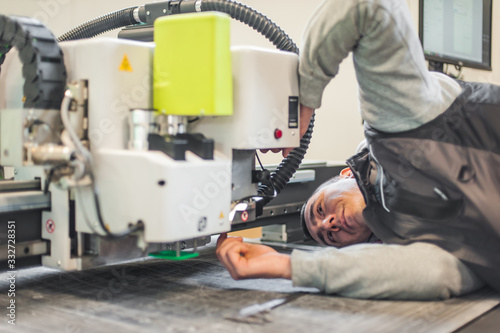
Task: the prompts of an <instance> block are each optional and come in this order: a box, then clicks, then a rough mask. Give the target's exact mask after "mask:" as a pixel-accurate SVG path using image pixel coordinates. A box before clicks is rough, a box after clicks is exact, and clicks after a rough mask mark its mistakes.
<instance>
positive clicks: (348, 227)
mask: <svg viewBox="0 0 500 333" xmlns="http://www.w3.org/2000/svg"><path fill="white" fill-rule="evenodd" d="M350 52H352V54H353V61H354V66H355V70H356V77H357V80H358V89H359V93H358V96H359V102H360V112H361V115H362V117H363V120H364V123H365V137H366V139H367V147H366V148H365V149H363V150H361V151H360V152H359V153H358V154H356V155H355V156H353V157H352V158H350V159H349V160H348V161H347V164H348V166H349V169H346V170H344V171H343V172H342V174H341V175H340V176H339V178H338V179H335V180H332V181H330V182H328V183H326V184H325V185H323V186H321V187H320V188H319V189H318V190H317V191H316V192H315V193H314V194H313V196H312V197H311V198H310V199H309V200H308V202H307V204H306V206H305V208H304V209H303V217H304V218H303V220H304V224H305V226H306V227H307V231H308V233H309V234H310V235H311V237H312V238H313V239H315V240H316V241H317V242H319V243H321V244H324V245H329V246H332V248H327V249H325V250H322V251H318V252H314V253H307V252H302V251H294V252H293V253H292V254H291V256H289V255H285V254H279V253H277V252H276V251H274V250H273V249H271V248H269V247H266V246H263V245H254V244H246V243H243V242H242V240H241V238H227V237H226V235H222V236H221V237H220V238H219V241H218V247H217V256H218V258H219V260H220V261H221V262H222V263H223V264H224V265H225V266H226V267H227V269H228V270H229V272H230V274H231V276H232V277H233V278H235V279H243V278H288V279H292V281H293V283H294V285H297V286H307V287H316V288H318V289H319V290H321V291H323V292H326V293H335V294H339V295H343V296H349V297H359V298H394V299H436V298H447V297H451V296H458V295H462V294H465V293H467V292H471V291H473V290H476V289H478V288H480V287H481V286H483V285H484V284H487V285H489V286H491V287H493V288H494V289H496V290H497V291H500V87H498V86H495V85H490V84H481V83H467V82H461V81H455V80H453V79H451V78H450V77H448V76H446V75H444V74H441V73H432V72H429V71H427V69H426V64H425V59H424V55H423V51H422V48H421V45H420V42H419V40H418V37H417V35H416V33H415V31H414V29H413V27H412V23H411V15H410V13H409V11H408V8H407V7H406V3H405V1H401V0H370V1H360V0H349V1H346V0H325V1H323V3H322V4H321V5H320V7H319V8H318V9H317V11H316V12H315V14H314V16H313V18H312V19H311V20H310V23H309V25H308V27H307V29H306V34H305V38H304V43H303V47H302V49H301V53H300V62H299V77H300V81H299V82H300V101H301V116H300V117H301V119H300V121H301V131H303V129H305V127H306V126H307V124H308V123H309V119H310V118H311V116H312V113H313V110H314V109H316V108H318V107H319V106H320V105H321V98H322V94H323V91H324V88H325V86H326V85H327V84H328V82H329V81H330V80H331V79H332V78H333V77H334V76H335V75H336V74H337V72H338V67H339V64H340V62H341V61H342V60H343V59H344V58H345V57H346V56H347V55H348V54H349V53H350ZM339 123H341V121H339ZM335 125H336V124H332V130H333V128H334V126H335ZM302 134H303V133H302ZM328 144H329V145H330V146H331V145H332V143H328ZM286 151H287V150H286ZM286 151H284V153H285V154H286ZM376 239H379V240H380V241H374V240H376ZM359 243H361V244H359ZM336 247H338V248H339V249H337V248H336Z"/></svg>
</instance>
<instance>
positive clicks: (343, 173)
mask: <svg viewBox="0 0 500 333" xmlns="http://www.w3.org/2000/svg"><path fill="white" fill-rule="evenodd" d="M345 178H354V174H353V173H352V171H351V169H349V168H345V169H342V171H340V179H345Z"/></svg>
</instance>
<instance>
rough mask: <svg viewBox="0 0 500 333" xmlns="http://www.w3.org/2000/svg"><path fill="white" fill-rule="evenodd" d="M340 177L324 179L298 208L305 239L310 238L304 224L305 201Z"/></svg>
mask: <svg viewBox="0 0 500 333" xmlns="http://www.w3.org/2000/svg"><path fill="white" fill-rule="evenodd" d="M340 179H342V178H340V176H335V177H332V178H330V179H328V180H327V181H325V182H324V183H323V184H321V185H320V186H318V188H317V189H316V190H314V192H313V193H312V194H311V195H310V196H309V198H307V200H306V202H305V203H304V204H303V205H302V209H301V210H300V225H301V226H302V231H303V232H304V238H305V239H311V238H312V236H311V233H310V232H309V229H307V224H306V206H307V203H308V202H309V200H311V198H312V197H313V196H314V195H315V194H316V193H318V191H321V190H322V189H323V188H325V187H327V186H329V185H331V184H334V183H337V182H338V181H339V180H340Z"/></svg>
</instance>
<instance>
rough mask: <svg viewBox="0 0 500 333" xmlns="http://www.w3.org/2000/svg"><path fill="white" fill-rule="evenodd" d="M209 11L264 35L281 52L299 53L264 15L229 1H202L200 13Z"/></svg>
mask: <svg viewBox="0 0 500 333" xmlns="http://www.w3.org/2000/svg"><path fill="white" fill-rule="evenodd" d="M211 10H215V11H218V12H223V13H226V14H229V16H231V18H233V19H235V20H238V21H240V22H243V23H245V24H247V25H248V26H250V27H252V28H253V29H255V30H257V31H258V32H259V33H261V34H262V35H264V36H265V37H266V38H267V39H269V41H270V42H271V43H273V45H274V46H276V47H277V48H278V49H280V50H282V51H289V52H294V53H297V54H298V53H299V48H298V47H297V46H296V45H295V43H294V42H293V40H292V39H291V38H290V37H288V35H287V34H286V33H285V32H284V31H283V30H282V29H281V28H280V27H279V26H277V25H276V24H275V23H274V22H273V21H271V20H270V19H268V18H267V17H266V16H265V15H263V14H261V13H259V12H257V11H256V10H254V9H252V8H250V7H248V6H246V5H244V4H241V3H238V2H235V1H230V0H203V1H202V2H201V11H202V12H207V11H211Z"/></svg>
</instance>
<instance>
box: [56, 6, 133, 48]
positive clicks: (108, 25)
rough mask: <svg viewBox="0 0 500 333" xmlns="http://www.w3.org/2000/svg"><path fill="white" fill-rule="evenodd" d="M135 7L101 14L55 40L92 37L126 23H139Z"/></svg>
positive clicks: (62, 40)
mask: <svg viewBox="0 0 500 333" xmlns="http://www.w3.org/2000/svg"><path fill="white" fill-rule="evenodd" d="M136 8H137V6H135V7H129V8H125V9H120V10H117V11H116V12H112V13H109V14H106V15H102V16H99V17H98V18H95V19H93V20H90V21H87V22H85V23H83V24H81V25H79V26H78V27H76V28H74V29H72V30H70V31H68V32H66V33H65V34H63V35H61V36H59V37H58V38H57V41H58V42H64V41H68V40H75V39H82V38H92V37H95V36H97V35H100V34H102V33H105V32H107V31H111V30H114V29H118V28H122V27H125V26H127V25H133V24H137V23H141V22H138V21H137V20H136V19H135V18H134V9H136Z"/></svg>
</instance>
